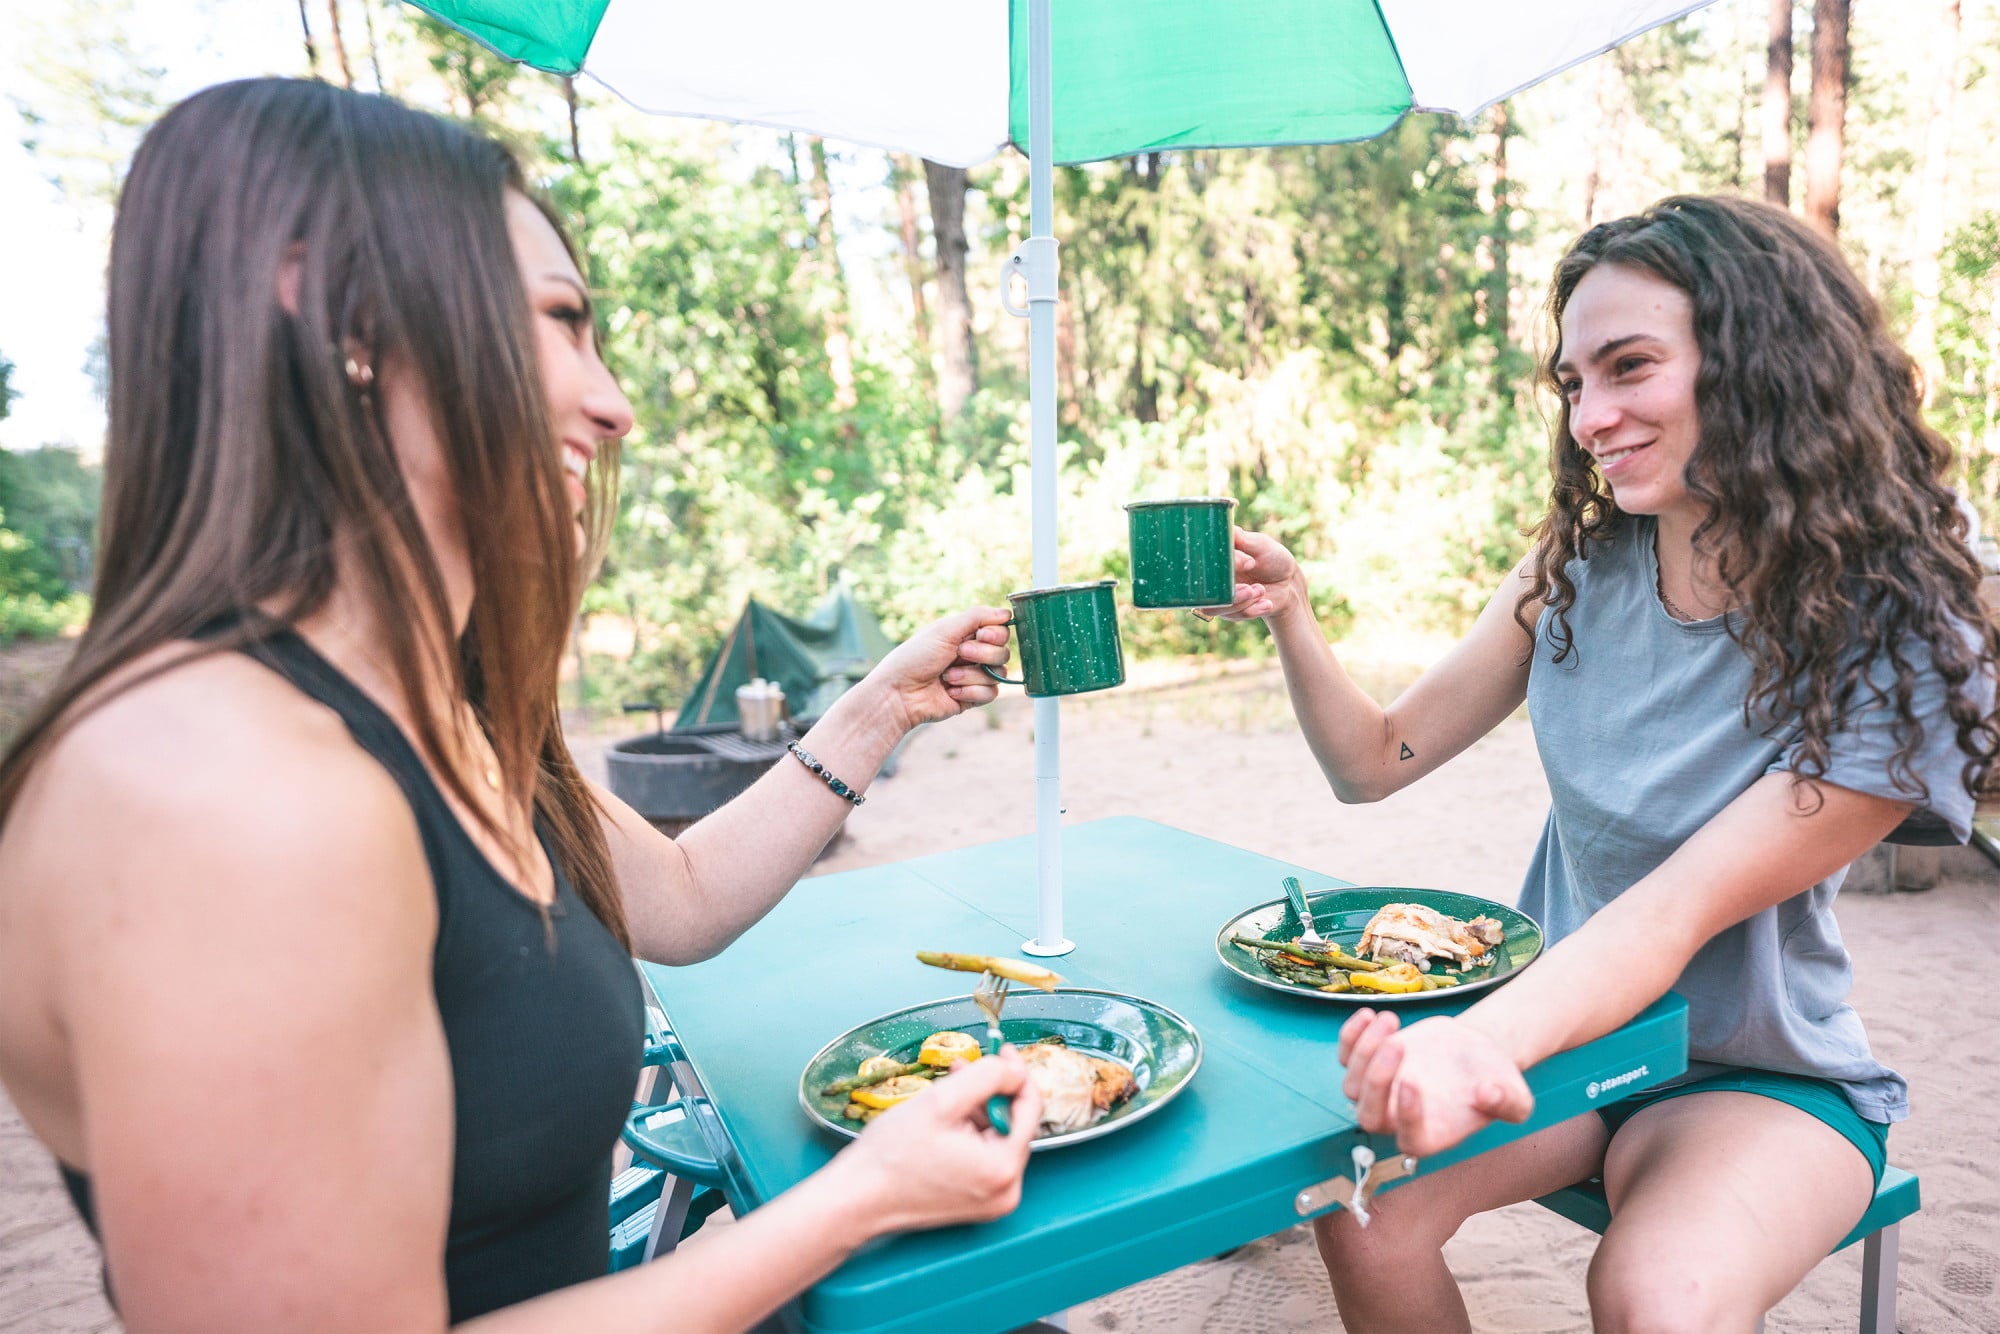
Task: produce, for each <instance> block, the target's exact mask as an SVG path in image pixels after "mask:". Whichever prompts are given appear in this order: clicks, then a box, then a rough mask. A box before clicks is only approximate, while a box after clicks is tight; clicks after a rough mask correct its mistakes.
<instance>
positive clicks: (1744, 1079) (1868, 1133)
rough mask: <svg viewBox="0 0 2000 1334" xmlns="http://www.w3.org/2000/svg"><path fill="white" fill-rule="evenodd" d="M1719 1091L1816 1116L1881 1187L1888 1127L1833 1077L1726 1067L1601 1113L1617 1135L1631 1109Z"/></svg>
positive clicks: (1616, 1104) (1638, 1095)
mask: <svg viewBox="0 0 2000 1334" xmlns="http://www.w3.org/2000/svg"><path fill="white" fill-rule="evenodd" d="M1719 1092H1728V1093H1755V1094H1758V1095H1760V1096H1762V1097H1766V1098H1776V1099H1777V1100H1778V1101H1779V1102H1782V1103H1785V1104H1787V1105H1789V1106H1792V1107H1796V1108H1798V1109H1799V1110H1800V1111H1802V1112H1804V1113H1805V1114H1806V1115H1807V1116H1810V1117H1812V1118H1813V1119H1814V1120H1817V1121H1823V1122H1825V1123H1826V1124H1827V1125H1829V1126H1832V1127H1833V1128H1834V1129H1835V1130H1837V1131H1839V1132H1840V1133H1841V1134H1842V1135H1844V1136H1845V1137H1846V1138H1847V1142H1848V1143H1849V1144H1852V1145H1853V1146H1854V1147H1855V1148H1856V1149H1857V1150H1859V1151H1860V1153H1861V1156H1862V1157H1863V1158H1866V1159H1867V1160H1868V1170H1869V1171H1870V1172H1872V1173H1874V1176H1875V1185H1876V1186H1877V1187H1878V1188H1879V1187H1880V1186H1881V1184H1882V1169H1883V1167H1884V1166H1886V1165H1887V1164H1888V1161H1889V1126H1888V1124H1887V1123H1886V1122H1883V1121H1870V1120H1868V1119H1866V1118H1865V1117H1863V1116H1862V1115H1861V1113H1859V1112H1857V1111H1855V1110H1854V1104H1853V1103H1851V1102H1849V1101H1848V1100H1847V1095H1846V1094H1844V1093H1842V1092H1841V1091H1840V1085H1838V1084H1835V1083H1833V1082H1831V1081H1830V1080H1825V1079H1812V1078H1810V1077H1808V1076H1805V1075H1781V1074H1777V1073H1775V1072H1774V1071H1770V1070H1748V1069H1738V1070H1726V1071H1724V1072H1723V1073H1721V1074H1719V1075H1710V1076H1709V1077H1708V1078H1706V1079H1697V1080H1694V1081H1693V1082H1691V1083H1687V1084H1676V1085H1674V1086H1673V1087H1672V1088H1664V1089H1647V1090H1645V1091H1643V1092H1640V1093H1635V1094H1633V1095H1632V1096H1631V1097H1629V1098H1626V1099H1624V1100H1623V1101H1621V1102H1614V1103H1612V1104H1611V1105H1610V1106H1609V1107H1600V1108H1598V1109H1597V1114H1598V1115H1599V1116H1601V1117H1603V1118H1604V1128H1605V1129H1607V1130H1609V1131H1610V1132H1611V1133H1612V1134H1614V1135H1615V1134H1617V1133H1618V1128H1619V1127H1620V1126H1622V1125H1624V1124H1625V1123H1626V1122H1627V1121H1629V1120H1631V1119H1632V1114H1633V1113H1634V1112H1637V1111H1638V1110H1639V1109H1640V1108H1642V1107H1651V1106H1652V1105H1653V1104H1654V1103H1656V1102H1665V1101H1667V1099H1669V1098H1682V1097H1686V1096H1687V1095H1688V1094H1690V1093H1719Z"/></svg>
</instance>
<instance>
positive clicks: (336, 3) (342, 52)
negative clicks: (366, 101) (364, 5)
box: [326, 0, 354, 88]
mask: <svg viewBox="0 0 2000 1334" xmlns="http://www.w3.org/2000/svg"><path fill="white" fill-rule="evenodd" d="M326 22H327V28H328V30H329V31H331V32H332V34H333V67H334V68H335V69H337V70H339V71H340V82H341V83H342V84H343V85H345V86H346V87H349V88H352V87H353V86H354V71H353V70H352V69H351V68H349V67H348V64H347V39H346V38H345V37H343V36H342V35H341V32H340V0H326Z"/></svg>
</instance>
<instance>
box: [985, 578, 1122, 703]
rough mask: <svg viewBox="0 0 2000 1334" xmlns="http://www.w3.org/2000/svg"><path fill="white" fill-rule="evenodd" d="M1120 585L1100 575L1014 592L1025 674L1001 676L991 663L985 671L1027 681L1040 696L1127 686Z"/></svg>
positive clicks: (1021, 682) (1015, 622) (1016, 637)
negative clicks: (1114, 593)
mask: <svg viewBox="0 0 2000 1334" xmlns="http://www.w3.org/2000/svg"><path fill="white" fill-rule="evenodd" d="M1117 585H1118V581H1117V580H1116V579H1097V580H1093V581H1091V582H1090V583H1085V584H1057V585H1056V586H1054V587H1053V588H1030V589H1026V590H1024V591H1023V592H1019V593H1009V594H1008V595H1007V601H1008V602H1009V603H1011V604H1012V606H1013V608H1014V615H1013V618H1012V619H1011V620H1009V621H1008V624H1009V625H1012V626H1013V627H1014V642H1015V643H1016V644H1017V645H1018V646H1019V648H1020V652H1021V676H1020V678H1019V679H1018V680H1017V679H1015V678H1014V677H1011V676H1002V675H1001V674H1000V673H999V672H998V671H996V670H995V669H993V668H991V667H985V668H984V670H985V672H986V674H987V675H988V676H990V677H992V678H993V679H994V680H996V681H1004V682H1006V683H1007V684H1008V685H1010V686H1026V687H1027V689H1028V693H1029V694H1030V695H1033V696H1036V697H1038V698H1046V697H1047V696H1050V695H1081V694H1084V693H1085V692H1087V691H1091V690H1109V689H1110V688H1111V687H1113V686H1116V685H1123V684H1124V683H1125V650H1124V648H1123V647H1122V646H1121V645H1120V644H1119V642H1118V603H1117V600H1116V599H1115V598H1113V597H1112V595H1111V590H1112V589H1113V588H1115V587H1117ZM982 666H983V664H982Z"/></svg>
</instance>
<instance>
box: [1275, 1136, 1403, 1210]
mask: <svg viewBox="0 0 2000 1334" xmlns="http://www.w3.org/2000/svg"><path fill="white" fill-rule="evenodd" d="M1416 1170H1417V1160H1416V1159H1415V1158H1412V1157H1411V1156H1410V1155H1409V1154H1407V1153H1399V1154H1395V1155H1393V1156H1391V1157H1388V1158H1384V1159H1382V1160H1380V1161H1379V1162H1378V1161H1377V1160H1376V1158H1375V1150H1373V1149H1371V1148H1369V1147H1368V1146H1367V1145H1366V1144H1357V1145H1355V1146H1354V1173H1353V1175H1351V1176H1337V1177H1329V1178H1328V1179H1326V1180H1325V1181H1322V1182H1320V1183H1319V1184H1317V1185H1313V1186H1307V1187H1306V1188H1305V1189H1304V1190H1302V1191H1300V1192H1299V1193H1298V1197H1297V1198H1296V1199H1294V1200H1293V1201H1292V1207H1293V1208H1294V1209H1296V1210H1298V1213H1299V1217H1301V1218H1306V1217H1309V1216H1311V1215H1313V1214H1316V1213H1318V1212H1319V1211H1320V1210H1322V1209H1324V1208H1326V1207H1327V1206H1329V1205H1333V1206H1337V1207H1341V1208H1345V1209H1348V1210H1349V1211H1351V1212H1352V1213H1353V1214H1354V1218H1355V1221H1356V1222H1358V1223H1360V1224H1361V1225H1362V1226H1363V1227H1366V1226H1367V1225H1368V1202H1369V1201H1370V1200H1372V1199H1374V1198H1375V1192H1376V1191H1377V1190H1380V1189H1381V1188H1382V1187H1383V1186H1385V1185H1387V1184H1388V1183H1389V1182H1391V1181H1400V1180H1402V1179H1403V1178H1404V1177H1406V1176H1410V1175H1413V1174H1414V1173H1415V1172H1416Z"/></svg>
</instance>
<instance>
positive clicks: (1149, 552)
mask: <svg viewBox="0 0 2000 1334" xmlns="http://www.w3.org/2000/svg"><path fill="white" fill-rule="evenodd" d="M1235 508H1236V502H1235V501H1233V500H1230V499H1227V498H1226V497H1221V496H1190V497H1186V498H1183V499H1176V500H1135V501H1133V502H1132V503H1131V504H1129V505H1127V506H1126V507H1125V515H1126V519H1127V522H1128V523H1129V524H1130V526H1131V530H1132V605H1133V606H1135V607H1224V606H1227V605H1229V604H1230V603H1231V602H1233V601H1235V600H1236V545H1235V535H1234V533H1233V531H1232V529H1231V524H1230V511H1232V510H1234V509H1235Z"/></svg>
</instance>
